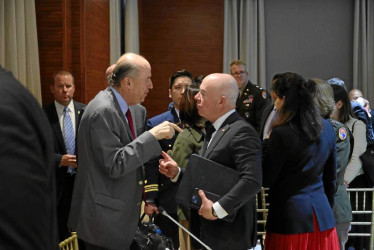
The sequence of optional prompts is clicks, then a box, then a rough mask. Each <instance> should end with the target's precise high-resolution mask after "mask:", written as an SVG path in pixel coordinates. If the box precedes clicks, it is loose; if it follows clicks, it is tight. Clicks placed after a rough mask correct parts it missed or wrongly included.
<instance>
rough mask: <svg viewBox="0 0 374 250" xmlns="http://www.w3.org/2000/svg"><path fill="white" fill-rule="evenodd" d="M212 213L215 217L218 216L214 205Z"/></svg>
mask: <svg viewBox="0 0 374 250" xmlns="http://www.w3.org/2000/svg"><path fill="white" fill-rule="evenodd" d="M212 215H213V216H214V217H216V218H218V216H217V213H216V211H215V210H214V208H213V206H212Z"/></svg>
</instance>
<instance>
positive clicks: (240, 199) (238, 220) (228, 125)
mask: <svg viewBox="0 0 374 250" xmlns="http://www.w3.org/2000/svg"><path fill="white" fill-rule="evenodd" d="M203 156H204V157H206V158H208V159H210V160H212V161H215V162H217V163H220V164H222V165H225V166H228V167H230V168H233V169H235V170H237V171H238V174H239V176H240V180H239V181H238V183H237V184H236V185H235V186H234V187H233V188H232V189H231V190H230V192H229V193H227V194H226V195H224V196H223V197H222V198H221V199H220V200H219V201H218V202H219V204H220V205H221V206H222V207H223V209H225V211H226V212H227V213H228V214H232V213H234V212H235V211H237V214H236V217H235V219H234V221H233V222H232V223H229V222H226V221H224V220H220V219H218V220H216V221H210V220H205V219H203V218H202V219H201V229H200V232H201V234H200V236H201V240H202V241H203V242H204V243H206V244H207V245H208V246H209V247H211V248H212V249H232V250H236V249H248V248H252V247H253V246H255V245H256V240H257V231H256V204H255V196H256V194H257V193H258V192H259V191H260V189H261V182H262V174H261V146H260V140H259V138H258V135H257V133H256V131H255V130H254V129H253V127H252V126H251V125H249V124H248V123H247V122H246V121H245V120H244V119H242V118H241V117H240V116H239V114H238V113H237V112H234V113H233V114H231V115H230V116H229V117H228V118H227V119H226V120H225V121H224V123H223V124H222V126H221V128H220V129H219V130H218V131H217V132H216V134H215V136H214V137H213V138H212V141H211V142H210V145H209V147H208V148H207V150H206V151H205V153H204V155H203Z"/></svg>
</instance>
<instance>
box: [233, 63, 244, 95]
mask: <svg viewBox="0 0 374 250" xmlns="http://www.w3.org/2000/svg"><path fill="white" fill-rule="evenodd" d="M230 73H231V75H232V76H233V77H234V78H235V80H236V83H237V84H238V88H239V89H242V88H243V87H244V86H245V84H246V83H247V82H248V72H247V70H246V69H245V67H244V65H235V64H233V65H231V67H230Z"/></svg>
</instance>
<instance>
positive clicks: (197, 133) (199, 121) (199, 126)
mask: <svg viewBox="0 0 374 250" xmlns="http://www.w3.org/2000/svg"><path fill="white" fill-rule="evenodd" d="M200 84H201V83H200V82H194V83H192V84H191V85H190V86H188V87H187V88H186V90H185V91H184V94H183V96H182V99H181V102H180V106H179V107H180V110H179V117H180V120H181V123H182V128H183V132H182V133H179V134H178V136H177V139H176V140H175V143H174V146H173V150H172V153H171V157H172V158H173V159H174V160H175V161H176V162H177V163H178V166H180V167H181V168H185V167H186V166H187V164H188V161H189V158H190V156H191V155H192V154H198V153H199V151H200V149H201V147H202V146H203V143H204V132H205V121H206V120H205V119H204V118H202V117H201V116H200V115H199V113H198V111H197V107H196V101H195V99H194V97H195V95H196V94H197V93H198V92H199V90H200V89H199V87H200ZM178 217H179V220H180V222H181V224H183V225H184V226H185V227H187V228H188V227H190V228H191V231H192V233H193V234H194V235H197V236H198V235H200V233H199V230H200V229H199V228H200V221H199V215H198V213H197V211H196V210H191V211H190V210H189V209H187V208H183V207H182V208H181V209H179V210H178ZM179 239H180V247H181V249H187V248H188V247H187V246H188V245H189V244H188V241H189V237H188V234H187V233H183V232H182V231H181V230H180V232H179ZM191 244H192V247H193V248H194V249H196V248H200V247H201V246H200V244H199V243H198V242H196V241H195V240H192V241H191Z"/></svg>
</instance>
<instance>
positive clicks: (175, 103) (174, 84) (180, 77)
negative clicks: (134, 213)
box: [144, 70, 193, 249]
mask: <svg viewBox="0 0 374 250" xmlns="http://www.w3.org/2000/svg"><path fill="white" fill-rule="evenodd" d="M192 81H193V77H192V74H191V73H190V72H189V71H187V70H179V71H177V72H175V73H174V74H173V75H172V76H171V78H170V82H169V98H170V99H171V100H172V103H170V105H169V109H168V111H166V112H164V113H162V114H160V115H157V116H155V117H152V118H151V119H149V120H148V122H147V128H148V129H151V128H153V127H154V126H156V125H158V124H160V123H162V122H164V121H169V122H172V123H179V122H180V119H179V104H180V101H181V99H182V96H183V93H184V90H185V89H186V87H187V86H189V85H190V84H191V83H192ZM177 135H178V133H175V135H174V137H173V138H171V139H164V140H160V141H159V143H160V145H161V148H162V150H163V151H165V152H167V153H168V154H170V152H171V150H172V148H173V145H174V142H175V139H176V137H177ZM147 165H150V166H149V167H146V168H145V180H146V183H145V186H144V191H145V198H146V202H147V203H146V205H145V207H144V211H145V212H146V213H147V214H149V215H150V214H152V213H153V212H156V211H157V207H158V206H161V207H162V208H164V209H165V211H166V212H167V213H168V214H170V215H171V216H172V217H174V218H175V219H176V220H178V216H177V203H176V201H175V194H176V192H177V184H176V183H173V182H171V181H170V179H169V178H167V177H165V176H164V175H162V174H160V173H159V171H158V168H159V162H158V158H156V159H154V160H152V161H150V162H148V163H147ZM155 223H156V224H157V225H158V226H159V227H160V228H161V230H162V232H163V233H164V234H165V235H167V236H169V237H171V238H172V240H173V244H174V247H175V248H176V249H178V247H179V238H178V227H177V226H176V225H175V224H174V223H173V222H171V221H170V220H169V219H168V218H166V217H165V216H163V215H161V214H160V215H157V216H156V218H155Z"/></svg>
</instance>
